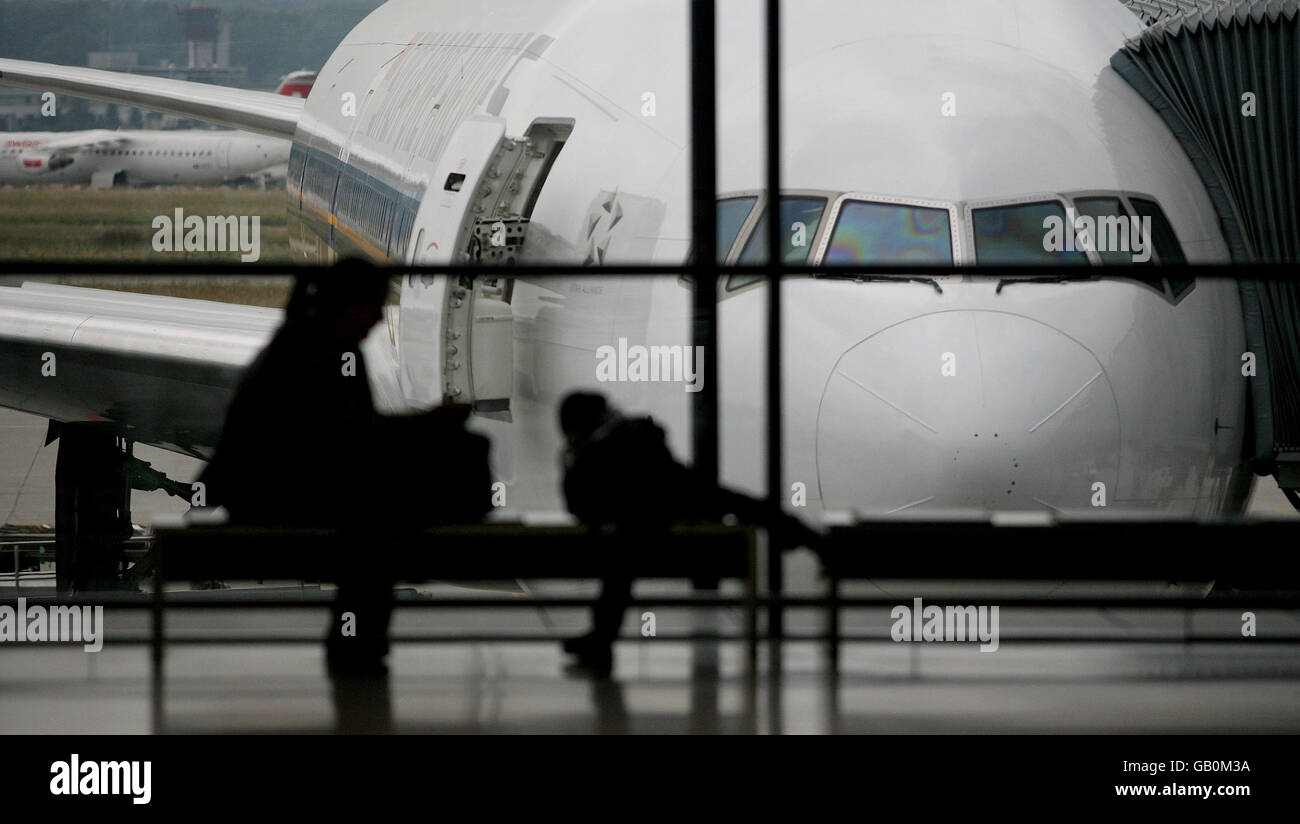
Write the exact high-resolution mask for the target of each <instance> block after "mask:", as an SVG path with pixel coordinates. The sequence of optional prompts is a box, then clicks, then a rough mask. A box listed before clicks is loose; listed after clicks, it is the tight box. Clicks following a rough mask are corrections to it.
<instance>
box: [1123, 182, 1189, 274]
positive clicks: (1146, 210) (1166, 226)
mask: <svg viewBox="0 0 1300 824" xmlns="http://www.w3.org/2000/svg"><path fill="white" fill-rule="evenodd" d="M1129 202H1130V203H1132V204H1133V208H1134V210H1136V211H1137V213H1138V217H1144V218H1145V217H1149V218H1151V234H1152V235H1153V237H1152V240H1153V241H1155V245H1156V256H1157V257H1158V258H1160V262H1161V263H1163V264H1164V265H1166V266H1174V265H1178V264H1181V263H1186V262H1187V257H1186V256H1185V255H1183V247H1182V246H1181V245H1180V244H1179V243H1178V235H1176V234H1174V227H1173V226H1171V225H1170V223H1169V218H1167V217H1165V213H1164V210H1163V209H1161V208H1160V206H1159V205H1158V204H1157V203H1156V202H1155V201H1152V200H1147V199H1146V198H1141V197H1130V198H1129Z"/></svg>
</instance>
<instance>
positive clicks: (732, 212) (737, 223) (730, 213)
mask: <svg viewBox="0 0 1300 824" xmlns="http://www.w3.org/2000/svg"><path fill="white" fill-rule="evenodd" d="M756 200H758V198H756V197H732V198H728V199H726V200H723V201H719V203H718V263H723V262H724V261H726V259H727V253H728V252H730V251H731V246H732V244H734V243H735V242H736V236H737V235H739V234H740V227H741V226H743V225H745V218H747V217H749V212H750V210H752V209H753V208H754V201H756Z"/></svg>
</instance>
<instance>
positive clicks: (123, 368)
mask: <svg viewBox="0 0 1300 824" xmlns="http://www.w3.org/2000/svg"><path fill="white" fill-rule="evenodd" d="M279 321H280V312H278V311H276V310H273V309H262V308H257V307H249V306H234V305H229V304H222V303H213V302H209V301H199V300H189V299H183V298H167V297H155V296H150V295H135V294H129V293H125V292H112V291H108V290H100V289H83V288H79V287H73V286H56V285H51V284H37V283H26V284H23V285H22V286H21V287H0V405H3V406H7V407H9V408H11V409H18V410H20V411H23V412H30V413H32V414H36V415H40V416H42V417H46V418H50V419H51V420H56V421H62V422H84V421H103V422H105V424H106V425H107V426H109V427H111V428H113V429H114V430H115V431H118V432H121V433H122V434H124V435H125V436H126V437H129V438H131V439H133V440H136V441H139V442H141V443H148V444H153V445H155V446H161V447H163V448H165V449H172V450H174V451H177V452H181V453H183V454H187V455H192V456H194V457H200V458H206V457H209V456H210V454H211V450H212V448H213V446H214V444H215V442H216V437H217V434H218V433H219V432H220V429H221V424H222V421H223V420H224V413H225V409H226V406H227V405H228V404H229V401H230V398H231V397H232V396H233V392H234V389H235V387H236V386H237V385H238V382H239V379H240V377H241V375H242V374H243V372H244V369H245V368H246V367H247V366H248V364H249V363H251V362H252V360H253V358H255V357H256V356H257V352H258V351H259V349H260V348H261V347H262V346H263V345H265V343H266V342H267V341H268V340H269V339H270V337H271V334H272V333H273V332H274V330H275V327H276V326H277V325H278V324H279Z"/></svg>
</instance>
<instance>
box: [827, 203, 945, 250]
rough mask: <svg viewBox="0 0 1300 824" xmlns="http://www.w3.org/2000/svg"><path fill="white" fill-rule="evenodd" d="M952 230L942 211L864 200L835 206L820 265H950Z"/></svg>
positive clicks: (943, 210)
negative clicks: (832, 221) (828, 242)
mask: <svg viewBox="0 0 1300 824" xmlns="http://www.w3.org/2000/svg"><path fill="white" fill-rule="evenodd" d="M952 262H953V259H952V225H951V221H950V220H949V217H948V210H947V209H929V208H923V207H919V206H907V205H900V204H894V203H874V202H869V201H864V200H849V201H845V202H844V205H843V206H841V207H840V213H839V216H838V217H837V218H836V220H835V228H834V230H833V231H832V232H831V237H830V244H829V245H828V246H827V248H826V255H825V258H824V259H823V263H825V264H827V265H829V266H835V265H848V264H854V263H867V264H873V263H903V264H936V265H940V266H950V265H952Z"/></svg>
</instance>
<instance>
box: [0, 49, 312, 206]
mask: <svg viewBox="0 0 1300 824" xmlns="http://www.w3.org/2000/svg"><path fill="white" fill-rule="evenodd" d="M315 79H316V73H315V72H308V71H301V72H294V73H292V74H290V75H288V76H286V77H285V78H284V79H283V80H282V81H281V83H280V86H279V88H278V89H277V90H276V94H281V95H286V96H290V97H306V96H307V94H308V93H310V91H311V85H312V83H314V82H315ZM288 160H289V141H288V140H283V139H278V138H274V137H267V136H265V135H255V134H248V133H246V132H239V131H207V130H202V129H184V130H172V131H162V130H156V129H148V130H142V129H121V130H109V129H95V130H92V131H78V132H10V133H5V134H0V185H11V186H29V185H33V184H41V183H65V184H75V185H90V186H94V187H96V188H107V187H110V186H115V185H163V184H177V185H194V186H205V185H215V184H218V183H225V182H227V181H231V180H237V179H240V178H252V177H262V178H277V179H278V178H282V177H283V176H284V174H285V172H287V163H288Z"/></svg>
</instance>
